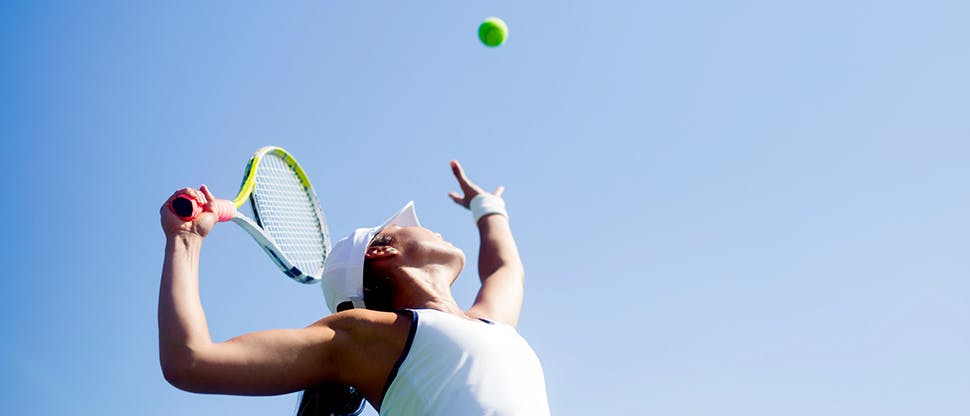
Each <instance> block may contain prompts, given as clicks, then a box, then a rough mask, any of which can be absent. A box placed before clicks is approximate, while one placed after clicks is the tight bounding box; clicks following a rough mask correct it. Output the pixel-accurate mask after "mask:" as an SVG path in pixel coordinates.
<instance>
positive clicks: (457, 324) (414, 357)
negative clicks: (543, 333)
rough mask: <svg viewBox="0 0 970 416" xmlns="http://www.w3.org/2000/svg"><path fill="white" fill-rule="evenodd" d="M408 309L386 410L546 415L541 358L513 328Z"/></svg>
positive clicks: (449, 415)
mask: <svg viewBox="0 0 970 416" xmlns="http://www.w3.org/2000/svg"><path fill="white" fill-rule="evenodd" d="M409 312H411V316H412V317H411V334H410V335H409V336H408V342H407V344H406V345H405V347H404V351H403V352H402V353H401V358H400V359H398V361H397V364H396V365H395V367H394V369H393V370H391V374H390V376H389V377H388V384H387V386H386V387H385V389H386V391H385V393H384V399H383V401H382V402H381V415H383V416H417V415H422V416H425V415H426V416H465V415H469V416H471V415H495V416H506V415H528V416H542V415H549V402H548V399H547V398H546V383H545V377H544V376H543V374H542V366H541V365H540V364H539V358H538V357H536V354H535V352H534V351H532V348H531V347H529V344H528V343H526V342H525V340H524V339H522V337H521V336H520V335H519V333H518V332H516V331H515V329H514V328H512V327H511V326H508V325H502V324H495V323H491V322H483V321H472V320H468V319H463V318H459V317H457V316H454V315H451V314H447V313H444V312H440V311H436V310H431V309H421V310H413V311H409Z"/></svg>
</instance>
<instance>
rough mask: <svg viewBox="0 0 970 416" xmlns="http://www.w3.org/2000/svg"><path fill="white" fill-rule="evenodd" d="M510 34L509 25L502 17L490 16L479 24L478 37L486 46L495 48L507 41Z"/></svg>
mask: <svg viewBox="0 0 970 416" xmlns="http://www.w3.org/2000/svg"><path fill="white" fill-rule="evenodd" d="M508 36H509V27H508V26H506V25H505V22H503V21H502V19H499V18H497V17H489V18H488V19H485V21H484V22H482V24H481V25H479V26H478V38H479V39H481V40H482V43H484V44H485V46H488V47H490V48H494V47H496V46H499V45H501V44H503V43H505V38H507V37H508Z"/></svg>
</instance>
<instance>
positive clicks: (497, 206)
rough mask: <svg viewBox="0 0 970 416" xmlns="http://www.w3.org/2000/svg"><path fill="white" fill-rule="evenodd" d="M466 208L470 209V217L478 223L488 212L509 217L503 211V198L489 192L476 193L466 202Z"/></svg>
mask: <svg viewBox="0 0 970 416" xmlns="http://www.w3.org/2000/svg"><path fill="white" fill-rule="evenodd" d="M468 209H470V210H471V211H472V218H474V219H475V222H476V223H478V220H479V219H481V218H482V217H484V216H486V215H490V214H499V215H504V216H505V217H506V218H508V217H509V213H508V212H507V211H505V200H503V199H502V198H500V197H497V196H495V195H491V194H478V195H477V196H475V197H474V198H472V200H471V202H469V203H468Z"/></svg>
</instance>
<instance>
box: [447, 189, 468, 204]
mask: <svg viewBox="0 0 970 416" xmlns="http://www.w3.org/2000/svg"><path fill="white" fill-rule="evenodd" d="M448 196H450V197H451V200H452V201H455V203H456V204H458V205H461V206H465V197H463V196H461V195H459V194H458V192H448Z"/></svg>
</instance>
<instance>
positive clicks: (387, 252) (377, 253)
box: [364, 245, 401, 260]
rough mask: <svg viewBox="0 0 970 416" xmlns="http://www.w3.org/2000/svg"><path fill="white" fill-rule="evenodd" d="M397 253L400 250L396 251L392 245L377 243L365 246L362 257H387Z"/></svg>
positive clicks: (375, 258) (378, 258) (370, 258)
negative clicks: (365, 250) (365, 249)
mask: <svg viewBox="0 0 970 416" xmlns="http://www.w3.org/2000/svg"><path fill="white" fill-rule="evenodd" d="M398 254H401V252H400V251H397V249H396V248H394V247H392V246H380V245H377V246H370V247H367V252H366V253H364V258H365V259H369V260H380V259H389V258H391V257H394V256H396V255H398Z"/></svg>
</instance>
